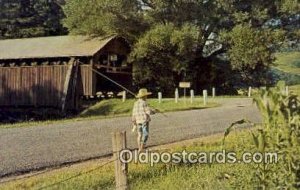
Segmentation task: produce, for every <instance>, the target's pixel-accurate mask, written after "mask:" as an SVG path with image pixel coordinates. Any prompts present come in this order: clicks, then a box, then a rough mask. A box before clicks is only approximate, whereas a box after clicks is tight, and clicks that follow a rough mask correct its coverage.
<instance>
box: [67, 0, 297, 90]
mask: <svg viewBox="0 0 300 190" xmlns="http://www.w3.org/2000/svg"><path fill="white" fill-rule="evenodd" d="M290 2H295V1H294V0H285V1H281V0H276V1H271V0H267V1H263V2H262V1H261V0H253V1H249V0H230V1H227V0H212V1H199V0H174V1H165V0H128V1H119V0H112V1H108V0H93V1H92V0H87V1H80V0H69V1H67V4H66V6H65V8H64V10H65V13H66V15H67V18H66V19H65V25H66V26H67V27H68V28H69V29H70V31H71V32H72V33H76V34H89V35H91V36H99V35H112V34H119V35H122V36H125V37H127V38H128V39H129V41H130V42H131V43H132V47H133V54H132V56H131V60H132V63H133V64H134V66H135V72H134V74H135V79H136V80H135V82H136V83H137V85H139V86H148V87H149V86H156V85H158V88H165V87H166V86H167V85H168V84H169V86H170V87H169V88H173V86H174V85H177V83H178V81H180V80H190V81H191V82H193V84H195V87H197V88H198V89H196V90H200V89H201V88H203V85H204V84H206V85H207V86H212V85H216V84H218V85H219V86H221V87H223V86H227V87H228V86H230V87H231V88H233V86H234V84H231V83H230V84H226V82H227V80H226V82H224V75H228V73H230V76H229V77H228V76H225V78H226V79H227V78H230V77H231V78H232V81H240V78H241V79H242V82H244V81H245V82H248V83H252V84H253V83H254V84H253V85H261V84H265V83H267V82H268V79H266V78H268V77H267V76H266V70H267V69H268V67H269V66H270V65H271V64H272V63H273V61H274V56H273V52H274V51H275V50H276V49H277V48H278V45H281V43H279V42H282V41H283V40H284V38H283V36H284V35H285V32H288V33H289V34H291V33H293V32H294V29H295V26H292V27H291V26H290V22H289V21H288V20H289V18H290V17H291V16H292V15H293V14H294V11H293V10H294V8H292V7H295V6H294V5H295V3H292V5H293V6H290V4H291V3H290ZM283 7H286V8H285V9H283ZM208 10H209V11H208ZM283 10H284V11H283ZM86 13H89V14H86ZM270 19H284V20H285V21H287V22H282V23H283V24H282V26H281V28H282V29H283V30H276V28H277V27H278V26H273V25H267V24H266V23H267V22H268V21H270ZM287 25H289V26H287ZM222 34H227V35H226V37H225V38H222ZM288 36H294V35H288ZM224 53H226V54H227V55H229V56H227V55H224ZM228 57H229V59H227V58H228ZM228 61H230V64H231V65H229V66H227V65H226V66H220V65H218V64H219V63H220V62H222V63H225V64H227V63H228ZM231 66H232V67H233V68H234V69H235V70H234V71H233V70H232V68H231ZM224 68H226V70H225V69H224ZM185 73H187V76H188V77H187V76H186V75H185ZM232 73H234V75H231V74H232ZM237 74H240V75H241V77H240V76H238V75H237ZM158 76H160V77H159V78H158ZM217 76H221V77H217ZM234 77H236V78H234ZM259 79H262V81H260V80H259ZM235 85H238V84H235ZM227 87H226V88H227ZM224 88H225V87H224ZM166 91H168V89H166Z"/></svg>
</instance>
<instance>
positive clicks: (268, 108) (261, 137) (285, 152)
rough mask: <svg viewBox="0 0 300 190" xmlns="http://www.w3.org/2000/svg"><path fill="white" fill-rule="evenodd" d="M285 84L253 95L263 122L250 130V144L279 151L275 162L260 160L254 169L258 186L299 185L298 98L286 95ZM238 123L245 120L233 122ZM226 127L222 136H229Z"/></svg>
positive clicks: (284, 187)
mask: <svg viewBox="0 0 300 190" xmlns="http://www.w3.org/2000/svg"><path fill="white" fill-rule="evenodd" d="M284 87H285V84H284V83H283V82H280V83H278V86H277V87H276V88H275V89H261V91H260V94H259V95H258V96H257V97H255V99H254V102H255V103H256V105H257V107H258V109H259V110H260V112H261V114H262V116H263V123H262V124H261V125H260V127H259V128H258V129H257V130H256V131H253V132H252V138H253V144H254V145H255V147H256V150H257V151H260V152H261V153H266V152H277V153H278V154H279V162H278V164H276V166H274V165H272V164H270V163H266V162H263V163H262V164H258V165H257V167H256V168H254V169H253V172H252V173H253V175H254V177H255V178H254V182H255V183H257V188H258V189H274V188H277V189H298V188H299V187H300V183H299V182H300V149H299V146H300V105H299V103H300V101H299V99H298V96H297V95H294V94H292V95H289V96H286V95H285V94H284V93H283V91H284ZM241 123H245V122H243V121H242V122H237V123H234V124H232V126H234V125H235V124H241ZM232 126H230V128H228V130H227V131H229V130H230V129H231V128H232ZM227 131H226V132H225V135H224V138H225V137H226V136H228V132H227Z"/></svg>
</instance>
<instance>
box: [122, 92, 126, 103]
mask: <svg viewBox="0 0 300 190" xmlns="http://www.w3.org/2000/svg"><path fill="white" fill-rule="evenodd" d="M125 101H126V91H125V90H124V91H123V92H122V102H125Z"/></svg>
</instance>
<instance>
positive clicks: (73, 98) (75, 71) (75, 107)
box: [71, 61, 79, 110]
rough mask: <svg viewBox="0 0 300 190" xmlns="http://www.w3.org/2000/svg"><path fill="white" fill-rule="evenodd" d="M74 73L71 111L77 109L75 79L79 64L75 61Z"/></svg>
mask: <svg viewBox="0 0 300 190" xmlns="http://www.w3.org/2000/svg"><path fill="white" fill-rule="evenodd" d="M74 64H75V65H74V67H75V68H74V72H73V84H72V93H71V95H72V98H71V100H72V109H76V110H77V109H78V94H77V79H78V72H79V62H78V61H75V63H74Z"/></svg>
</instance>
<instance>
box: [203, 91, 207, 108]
mask: <svg viewBox="0 0 300 190" xmlns="http://www.w3.org/2000/svg"><path fill="white" fill-rule="evenodd" d="M203 104H204V106H206V105H207V90H203Z"/></svg>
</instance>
